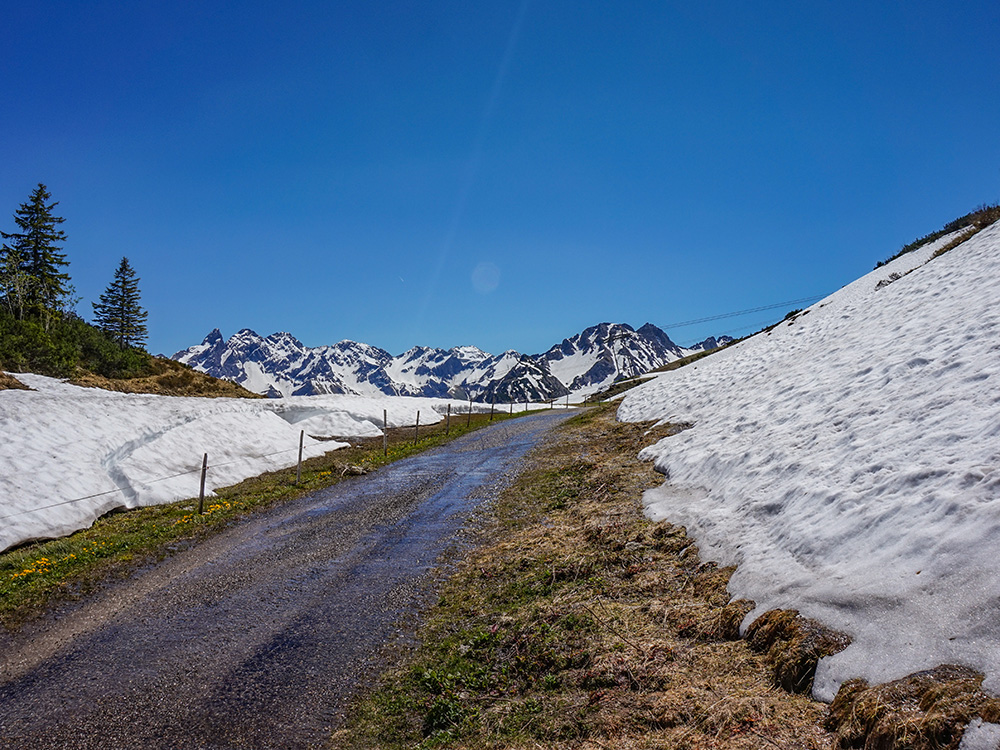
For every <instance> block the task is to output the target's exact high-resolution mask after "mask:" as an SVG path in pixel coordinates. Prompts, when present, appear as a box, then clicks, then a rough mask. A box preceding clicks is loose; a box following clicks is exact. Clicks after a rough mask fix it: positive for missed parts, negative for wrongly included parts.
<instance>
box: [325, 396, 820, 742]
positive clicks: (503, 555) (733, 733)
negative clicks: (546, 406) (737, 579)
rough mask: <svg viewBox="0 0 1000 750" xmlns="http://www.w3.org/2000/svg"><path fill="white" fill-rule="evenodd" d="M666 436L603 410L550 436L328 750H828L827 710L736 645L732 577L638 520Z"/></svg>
mask: <svg viewBox="0 0 1000 750" xmlns="http://www.w3.org/2000/svg"><path fill="white" fill-rule="evenodd" d="M677 429H678V428H676V427H671V426H666V427H659V428H654V427H653V426H652V425H650V424H619V423H617V422H615V420H614V411H613V407H607V406H604V407H598V408H596V409H594V410H592V411H591V412H590V413H589V414H587V415H585V416H584V417H583V418H579V419H576V420H573V421H572V422H571V423H569V424H568V425H567V427H566V428H565V429H561V430H560V431H559V434H558V436H557V437H556V439H555V440H553V441H552V442H551V443H550V444H549V445H548V446H547V447H546V448H544V449H542V450H540V451H538V452H536V453H535V454H534V456H533V459H532V468H531V470H530V471H529V472H527V473H526V474H525V475H523V478H522V480H521V481H519V482H518V483H517V484H515V485H514V486H513V487H511V488H510V489H509V490H507V491H506V492H505V493H504V494H503V496H502V499H501V500H500V501H499V502H498V504H497V505H496V507H495V508H493V511H492V512H493V513H494V518H493V519H492V526H491V528H490V531H489V532H488V534H487V535H486V537H487V538H486V540H485V542H484V544H483V545H482V547H481V548H480V549H479V551H478V552H476V553H475V554H473V555H472V556H471V557H470V559H469V560H468V561H467V562H466V563H465V564H464V565H463V566H462V567H461V569H460V571H459V572H458V573H457V574H456V575H455V576H454V577H453V578H452V580H451V581H450V582H449V584H448V585H447V587H446V589H445V591H444V593H443V595H442V597H441V600H440V602H439V603H438V605H437V606H436V607H435V608H434V609H433V611H432V612H431V613H430V615H429V622H428V625H427V626H426V628H425V629H424V630H423V631H422V633H421V638H422V641H423V643H422V646H420V648H419V649H418V650H417V651H416V652H415V653H413V654H411V655H410V656H409V658H407V659H406V662H405V664H404V665H403V666H401V667H399V668H397V669H394V670H393V671H392V672H391V673H390V674H388V675H387V676H386V677H385V678H384V681H383V686H382V688H381V689H380V690H379V691H377V692H376V693H375V694H374V695H372V696H370V697H369V698H367V699H366V700H365V701H364V702H363V703H362V704H361V705H359V706H358V707H357V708H356V710H355V711H354V713H353V715H352V718H351V719H350V721H349V722H348V724H347V726H346V727H345V728H344V729H343V730H341V731H340V732H338V733H337V734H336V735H335V736H334V738H333V740H332V742H331V747H338V748H340V747H356V748H360V747H383V748H393V747H469V748H479V747H483V748H485V747H490V748H507V747H509V748H514V747H518V748H519V747H546V748H571V747H572V748H605V747H614V748H623V749H628V748H679V749H683V748H727V749H728V748H760V747H784V748H829V747H832V745H833V735H832V734H831V733H830V732H829V731H828V730H826V729H825V728H824V719H825V717H826V713H827V710H826V706H825V705H824V704H821V703H818V702H816V701H813V700H811V699H810V698H808V697H807V696H805V695H801V694H791V693H788V692H786V691H784V690H781V689H779V688H776V687H775V686H774V668H773V666H772V665H771V663H770V661H769V660H768V657H767V655H766V654H764V653H760V652H758V651H755V650H753V649H751V648H750V647H749V644H748V643H747V642H746V641H744V640H739V638H738V636H739V624H740V622H741V620H742V619H743V617H744V616H745V615H746V613H747V612H748V611H749V610H750V608H752V606H753V605H752V603H751V602H746V601H730V597H729V595H728V593H727V592H726V584H727V582H728V580H729V576H730V575H731V573H732V569H731V568H721V567H718V566H716V565H714V564H702V563H701V561H700V559H699V556H698V551H697V547H696V545H694V544H693V543H692V542H691V540H690V539H689V538H688V537H687V534H686V533H685V531H684V529H683V528H681V527H678V526H672V525H670V524H667V523H652V522H650V521H648V520H647V519H646V518H645V517H644V516H643V514H642V511H641V508H640V506H639V500H640V498H641V494H642V491H643V490H645V489H647V488H649V487H652V486H655V485H656V484H658V483H659V482H660V481H662V478H661V477H659V476H658V475H656V474H655V473H654V471H653V469H652V466H651V465H650V464H644V463H641V462H639V461H638V460H637V459H636V458H635V456H636V454H637V453H638V451H639V449H640V448H641V447H642V446H644V445H648V444H649V443H651V442H654V441H656V440H657V439H659V438H661V437H664V436H666V435H668V434H671V433H672V432H675V431H677ZM768 650H770V649H768Z"/></svg>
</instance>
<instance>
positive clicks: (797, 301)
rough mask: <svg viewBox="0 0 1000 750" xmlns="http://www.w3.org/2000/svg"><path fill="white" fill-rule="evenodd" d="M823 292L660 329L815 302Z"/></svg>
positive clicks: (664, 327)
mask: <svg viewBox="0 0 1000 750" xmlns="http://www.w3.org/2000/svg"><path fill="white" fill-rule="evenodd" d="M825 296H826V295H825V294H817V295H816V296H814V297H803V298H802V299H792V300H788V301H787V302H776V303H775V304H773V305H764V306H763V307H751V308H750V309H748V310H737V311H736V312H728V313H722V314H721V315H710V316H708V317H707V318H698V319H696V320H685V321H683V322H681V323H671V324H669V325H665V326H660V328H661V329H663V330H666V329H668V328H683V327H684V326H693V325H695V324H696V323H708V322H709V321H712V320H722V319H723V318H735V317H737V316H739V315H749V314H750V313H755V312H763V311H764V310H773V309H775V308H776V307H784V306H785V305H798V304H802V303H804V302H815V301H816V300H818V299H823V297H825Z"/></svg>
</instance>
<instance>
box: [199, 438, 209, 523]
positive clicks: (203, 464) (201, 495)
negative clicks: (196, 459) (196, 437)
mask: <svg viewBox="0 0 1000 750" xmlns="http://www.w3.org/2000/svg"><path fill="white" fill-rule="evenodd" d="M207 473H208V454H207V453H206V454H205V457H204V458H203V459H202V460H201V490H199V492H198V515H199V516H200V515H201V514H202V513H204V512H205V474H207Z"/></svg>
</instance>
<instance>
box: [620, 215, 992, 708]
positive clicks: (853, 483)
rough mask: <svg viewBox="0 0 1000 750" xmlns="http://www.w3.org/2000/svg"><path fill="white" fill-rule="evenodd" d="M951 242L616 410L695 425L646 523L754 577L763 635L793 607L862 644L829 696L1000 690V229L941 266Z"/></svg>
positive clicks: (656, 492) (852, 650) (677, 449)
mask: <svg viewBox="0 0 1000 750" xmlns="http://www.w3.org/2000/svg"><path fill="white" fill-rule="evenodd" d="M949 239H950V237H945V238H942V239H941V240H939V241H937V242H936V243H934V244H933V245H931V246H928V247H925V248H923V249H920V250H918V251H916V252H913V253H910V254H908V255H905V256H903V257H901V258H899V259H897V260H895V261H893V262H892V263H890V264H888V265H886V266H883V267H882V268H879V269H877V270H876V271H874V272H873V273H870V274H868V275H867V276H864V277H863V278H861V279H859V280H858V281H856V282H854V283H853V284H850V285H849V286H846V287H844V288H843V289H841V290H840V291H838V292H836V293H835V294H833V295H831V296H830V297H828V298H827V299H825V300H823V301H822V302H819V303H817V304H816V305H814V306H813V307H811V308H810V309H809V311H808V312H807V313H805V314H802V315H800V316H799V317H797V318H795V319H794V320H792V321H788V322H784V323H782V324H780V325H779V326H777V328H775V329H774V330H773V331H772V332H771V333H770V334H760V335H757V336H755V337H753V338H752V339H749V340H747V341H745V342H743V343H741V344H739V345H737V346H734V347H731V348H729V349H727V350H724V351H722V352H719V353H716V354H714V355H712V356H711V357H708V358H707V359H705V360H702V361H699V362H698V363H696V364H694V365H690V366H688V367H685V368H681V369H679V370H676V371H673V372H669V373H664V374H663V375H661V376H659V377H658V378H657V379H656V380H655V381H653V382H651V383H647V384H646V385H644V386H640V387H639V388H637V389H635V390H634V391H631V392H630V393H629V394H628V395H627V396H626V398H625V400H624V402H623V403H622V406H621V407H620V409H619V412H618V414H619V417H620V418H621V419H623V420H628V421H638V420H649V419H657V420H669V421H677V422H691V423H693V424H694V427H693V428H692V429H690V430H687V431H685V432H682V433H680V434H679V435H676V436H674V437H670V438H666V439H664V440H662V441H660V442H659V443H657V444H656V445H654V446H650V447H648V448H647V449H646V450H645V451H643V454H644V455H645V456H646V457H648V458H651V459H655V461H656V464H657V467H658V468H659V469H660V470H661V471H663V472H665V473H666V475H667V477H668V479H667V482H666V483H665V484H664V485H663V486H662V487H659V488H656V489H653V490H650V491H648V492H647V493H646V495H645V498H644V500H645V503H646V506H647V512H648V514H649V515H650V516H651V517H653V518H656V519H668V520H670V521H673V522H677V523H682V524H684V525H685V526H687V527H688V530H689V531H690V533H691V534H692V535H693V536H694V537H695V538H696V539H697V540H698V543H699V545H700V547H701V549H702V554H703V555H704V556H705V557H707V558H713V559H717V560H720V561H722V562H723V563H727V564H729V563H736V562H738V563H739V566H740V567H739V569H738V570H737V572H736V574H735V575H734V576H733V578H732V581H731V582H730V590H731V592H732V593H733V594H734V595H735V596H738V597H746V598H749V599H753V600H754V601H756V603H757V608H756V610H754V612H753V613H751V614H750V615H749V617H748V622H749V621H750V620H752V619H753V618H754V617H755V616H756V615H759V614H761V613H763V612H764V611H766V610H769V609H772V608H775V607H781V608H794V609H798V610H799V611H800V612H801V613H802V614H803V615H805V616H808V617H813V618H817V619H819V620H821V621H823V622H824V623H826V624H827V625H829V626H831V627H833V628H836V629H838V630H841V631H843V632H846V633H847V634H849V635H850V636H851V638H852V639H853V643H852V644H851V646H850V647H848V648H847V649H846V650H845V651H843V652H841V653H840V654H837V655H835V656H832V657H829V658H827V659H824V660H823V661H822V662H821V664H820V666H819V669H818V672H817V676H816V683H815V689H814V693H815V695H816V696H817V697H819V698H821V699H823V700H831V699H832V698H833V696H834V695H835V693H836V690H837V688H838V687H839V685H840V683H841V682H842V681H844V680H846V679H849V678H852V677H863V678H865V679H867V680H869V681H871V682H884V681H887V680H892V679H896V678H899V677H903V676H905V675H907V674H910V673H912V672H915V671H917V670H921V669H927V668H930V667H933V666H935V665H937V664H941V663H957V664H964V665H968V666H971V667H974V668H976V669H979V670H981V671H983V672H984V673H985V674H986V675H987V679H986V683H985V686H986V688H987V689H988V690H990V691H992V692H994V693H997V692H1000V617H997V612H998V611H1000V554H998V553H997V551H998V549H1000V305H998V304H997V300H998V299H1000V225H994V226H993V227H990V228H988V229H986V230H984V231H983V232H981V233H980V234H978V235H977V236H976V237H974V238H972V239H971V240H969V241H968V242H966V243H964V244H962V245H960V246H959V247H957V248H956V249H954V250H951V251H950V252H948V253H947V254H945V255H943V256H941V257H939V258H936V259H933V260H930V262H927V263H926V264H925V262H926V261H928V259H929V258H930V256H931V255H932V253H933V251H934V250H935V249H936V248H937V247H939V246H941V245H943V244H944V243H946V242H948V241H949ZM909 271H912V272H911V273H907V272H909ZM879 282H889V283H883V284H882V286H881V288H879Z"/></svg>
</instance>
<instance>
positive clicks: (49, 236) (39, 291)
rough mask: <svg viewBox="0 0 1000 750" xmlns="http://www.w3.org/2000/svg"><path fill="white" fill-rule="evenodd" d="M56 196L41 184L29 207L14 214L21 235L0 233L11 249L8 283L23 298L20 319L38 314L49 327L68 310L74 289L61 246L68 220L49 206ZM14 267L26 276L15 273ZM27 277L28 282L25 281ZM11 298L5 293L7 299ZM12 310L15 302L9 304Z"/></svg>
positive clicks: (18, 305)
mask: <svg viewBox="0 0 1000 750" xmlns="http://www.w3.org/2000/svg"><path fill="white" fill-rule="evenodd" d="M51 198H52V196H51V195H50V194H49V191H48V190H46V188H45V185H43V184H42V183H38V187H37V188H35V190H34V191H33V192H32V194H31V197H30V198H29V199H28V201H27V203H22V204H21V206H20V208H18V209H17V211H15V212H14V221H15V223H16V224H17V226H18V228H19V229H20V230H21V231H20V232H12V233H10V234H8V233H7V232H0V235H2V236H3V238H4V239H5V240H10V241H11V243H10V247H7V246H5V247H4V257H3V264H4V279H5V281H7V283H10V279H13V280H14V282H15V284H16V285H17V288H18V289H19V290H21V291H19V292H17V294H22V293H23V298H20V297H17V298H16V299H15V301H14V305H13V308H14V309H16V310H18V311H19V312H18V313H17V314H18V316H19V317H23V316H24V315H25V313H28V312H33V313H37V314H38V315H39V316H40V317H42V318H44V320H45V324H46V327H48V323H49V320H50V319H51V317H52V316H53V315H57V314H58V313H59V312H60V311H61V310H62V309H63V308H64V307H65V306H66V301H67V297H68V296H69V294H70V291H71V288H72V287H71V286H70V283H69V274H68V273H65V272H64V271H63V270H62V269H63V268H65V267H66V266H68V265H69V262H68V261H67V260H66V255H65V253H63V252H62V247H61V246H60V245H59V243H62V242H65V241H66V233H65V232H63V231H62V230H61V229H59V225H60V224H62V223H63V222H64V221H65V219H63V218H62V217H61V216H56V215H54V214H53V213H52V209H54V208H55V207H56V206H58V205H59V203H58V202H52V203H49V200H50V199H51ZM14 267H16V269H17V271H18V272H19V273H20V274H22V275H23V276H19V275H18V274H17V273H14V270H13V269H14ZM24 277H27V278H24ZM9 294H10V291H9V290H6V289H5V291H4V295H5V297H6V296H7V295H9ZM8 307H11V302H10V301H9V300H8Z"/></svg>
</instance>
